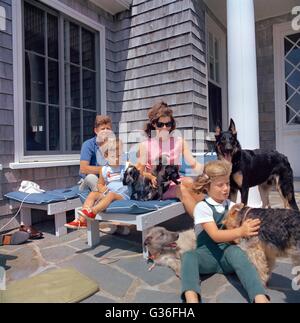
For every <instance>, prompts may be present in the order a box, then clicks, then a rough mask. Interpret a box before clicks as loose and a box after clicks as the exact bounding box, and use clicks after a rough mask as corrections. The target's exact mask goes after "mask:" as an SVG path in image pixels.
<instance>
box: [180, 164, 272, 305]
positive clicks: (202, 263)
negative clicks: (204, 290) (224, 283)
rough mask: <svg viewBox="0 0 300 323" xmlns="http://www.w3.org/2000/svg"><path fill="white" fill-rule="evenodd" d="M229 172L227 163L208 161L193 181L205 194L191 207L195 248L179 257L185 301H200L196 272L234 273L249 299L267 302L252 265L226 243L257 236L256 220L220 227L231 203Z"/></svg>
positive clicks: (240, 250) (236, 247)
mask: <svg viewBox="0 0 300 323" xmlns="http://www.w3.org/2000/svg"><path fill="white" fill-rule="evenodd" d="M230 173H231V164H230V163H229V162H227V161H225V160H224V161H221V160H217V161H213V162H209V163H207V164H206V165H205V167H204V172H203V174H202V175H200V176H199V177H198V178H197V179H196V181H195V184H194V190H195V192H197V193H206V194H207V196H206V198H205V200H204V201H202V202H200V203H198V204H197V205H196V207H195V209H194V222H195V232H196V236H197V248H196V250H192V251H188V252H186V253H185V254H184V255H183V258H182V269H181V277H182V299H183V300H185V301H186V302H187V303H197V302H199V301H200V300H201V297H200V286H199V278H200V274H213V273H222V274H229V273H236V274H237V276H238V278H239V279H240V281H241V283H242V285H243V286H244V288H245V289H246V291H247V293H248V296H249V299H250V301H251V302H255V303H267V302H268V298H267V296H266V292H265V289H264V287H263V285H262V282H261V280H260V278H259V276H258V273H257V271H256V268H255V267H254V265H253V264H252V263H251V262H250V261H249V259H248V257H247V255H246V253H245V252H244V251H243V250H242V249H240V248H239V247H238V246H236V245H231V244H230V243H229V242H231V241H234V240H235V239H239V238H247V237H251V236H254V235H257V233H258V230H259V225H260V221H259V220H258V219H256V220H246V221H245V222H244V224H243V225H242V226H241V227H240V228H237V229H232V230H224V229H223V227H222V221H223V219H224V216H225V215H226V213H227V211H228V209H229V208H230V207H231V206H232V205H234V203H233V202H231V201H230V200H228V199H227V198H228V196H229V190H230V186H229V177H230Z"/></svg>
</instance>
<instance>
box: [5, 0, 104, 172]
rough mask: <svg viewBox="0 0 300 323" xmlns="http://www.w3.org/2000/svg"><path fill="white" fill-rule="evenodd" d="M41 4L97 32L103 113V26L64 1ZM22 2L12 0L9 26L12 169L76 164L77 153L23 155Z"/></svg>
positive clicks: (49, 1) (77, 162) (55, 0)
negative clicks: (10, 35) (13, 139)
mask: <svg viewBox="0 0 300 323" xmlns="http://www.w3.org/2000/svg"><path fill="white" fill-rule="evenodd" d="M39 1H40V2H42V3H44V4H45V5H47V6H49V7H52V8H53V9H55V10H57V11H59V12H61V13H63V14H65V15H66V16H69V17H70V18H73V19H75V20H76V21H78V22H81V23H83V24H85V25H87V26H89V27H90V28H92V29H94V30H95V31H96V32H98V33H99V52H100V57H99V66H100V93H101V95H100V104H101V113H102V114H106V59H105V27H104V26H103V25H101V24H100V23H98V22H96V21H94V20H92V19H91V18H89V17H87V16H85V15H83V14H81V13H79V12H77V11H76V10H74V9H72V8H70V7H68V6H66V5H64V4H63V3H61V2H60V1H58V0H39ZM22 2H23V1H19V0H18V1H12V28H13V62H14V64H13V79H14V136H15V158H14V163H10V168H12V169H22V168H37V167H54V166H67V165H78V164H79V157H80V156H79V154H68V155H67V154H66V155H43V156H24V140H23V137H24V133H25V132H24V120H23V119H24V93H25V84H24V81H23V76H24V64H23V50H24V41H23V39H24V38H23V33H24V28H23V17H22Z"/></svg>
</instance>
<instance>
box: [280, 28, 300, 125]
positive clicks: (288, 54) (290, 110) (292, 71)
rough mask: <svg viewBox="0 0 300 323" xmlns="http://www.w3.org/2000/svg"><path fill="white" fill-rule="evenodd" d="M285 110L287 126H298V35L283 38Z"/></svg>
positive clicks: (299, 75) (299, 44)
mask: <svg viewBox="0 0 300 323" xmlns="http://www.w3.org/2000/svg"><path fill="white" fill-rule="evenodd" d="M284 54H285V55H284V64H285V110H286V123H287V124H288V125H299V124H300V33H298V34H292V35H287V36H285V38H284Z"/></svg>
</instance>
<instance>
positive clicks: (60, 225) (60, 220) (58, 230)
mask: <svg viewBox="0 0 300 323" xmlns="http://www.w3.org/2000/svg"><path fill="white" fill-rule="evenodd" d="M54 217H55V235H56V236H57V237H60V236H63V235H65V234H67V228H66V227H65V226H64V224H65V223H66V222H67V217H66V212H62V213H57V214H55V215H54Z"/></svg>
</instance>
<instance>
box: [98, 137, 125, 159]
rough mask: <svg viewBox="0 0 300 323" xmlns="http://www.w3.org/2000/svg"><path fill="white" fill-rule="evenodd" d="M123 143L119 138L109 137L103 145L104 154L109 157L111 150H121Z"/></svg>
mask: <svg viewBox="0 0 300 323" xmlns="http://www.w3.org/2000/svg"><path fill="white" fill-rule="evenodd" d="M122 146H123V143H122V141H121V140H120V139H119V138H108V139H107V141H106V142H105V144H104V145H103V146H102V147H101V150H102V153H103V156H104V157H105V158H107V157H108V156H109V152H110V151H116V152H120V151H121V150H122Z"/></svg>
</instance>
